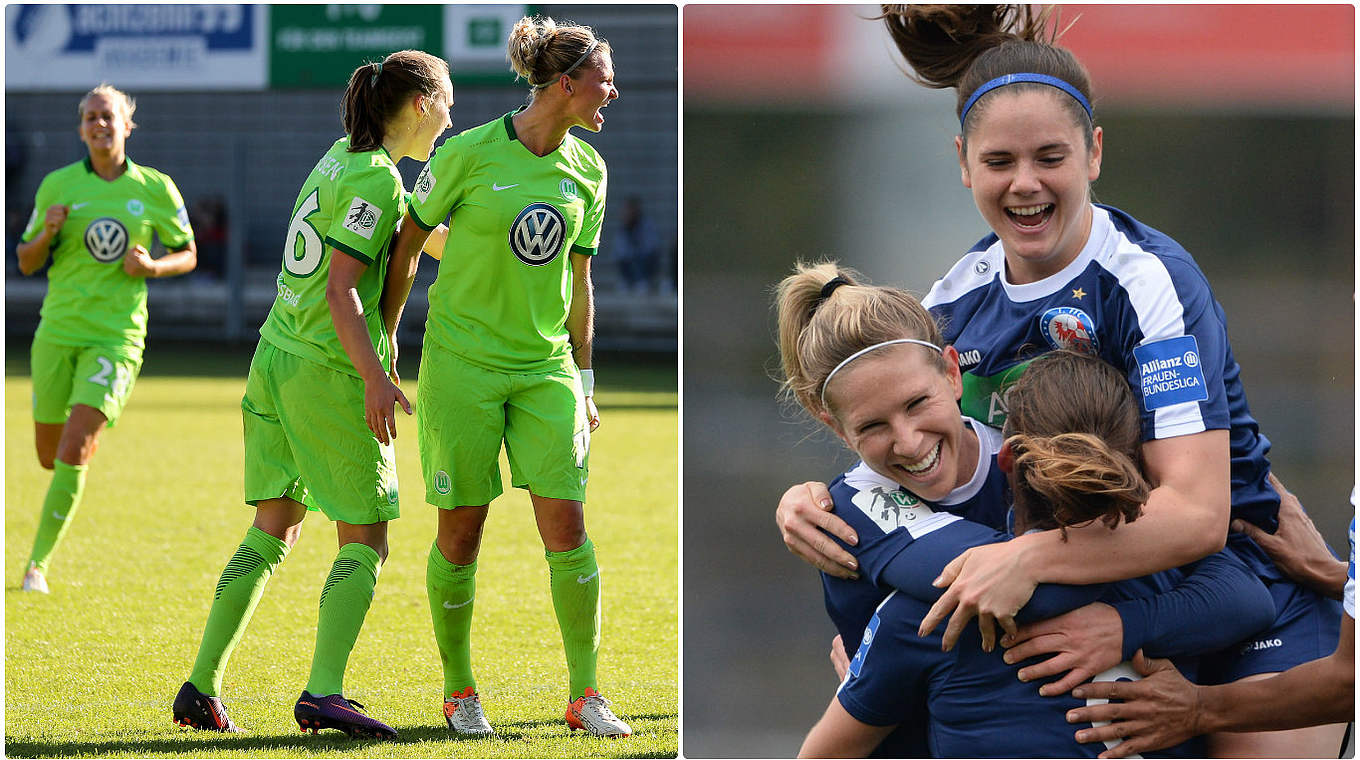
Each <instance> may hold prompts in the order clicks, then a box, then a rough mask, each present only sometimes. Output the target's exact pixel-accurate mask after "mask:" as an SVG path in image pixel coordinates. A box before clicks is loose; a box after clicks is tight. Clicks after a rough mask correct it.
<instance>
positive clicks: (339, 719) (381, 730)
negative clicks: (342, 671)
mask: <svg viewBox="0 0 1360 760" xmlns="http://www.w3.org/2000/svg"><path fill="white" fill-rule="evenodd" d="M362 709H364V706H363V705H361V704H359V703H358V702H355V701H354V700H352V699H345V698H344V697H343V696H341V695H340V694H331V695H330V696H326V697H317V696H314V695H312V694H309V693H307V692H305V691H304V692H302V696H300V697H298V701H297V704H296V705H293V718H295V719H296V720H297V722H298V728H301V729H302V731H303V733H306V732H307V730H308V729H311V731H312V733H313V734H315V733H316V732H317V731H320V730H321V729H323V728H334V729H336V730H339V731H344V732H345V734H346V735H348V736H349V737H350V738H351V739H353V738H355V737H369V738H373V739H392V738H395V737H396V735H397V730H396V729H395V728H392V727H391V726H389V725H387V724H386V723H383V722H382V721H380V720H374V719H373V718H370V717H368V716H367V715H364V714H363V713H362V712H359V711H360V710H362Z"/></svg>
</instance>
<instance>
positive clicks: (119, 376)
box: [90, 356, 132, 398]
mask: <svg viewBox="0 0 1360 760" xmlns="http://www.w3.org/2000/svg"><path fill="white" fill-rule="evenodd" d="M94 360H95V361H97V362H99V371H98V372H96V373H94V374H93V375H90V382H92V383H95V384H96V385H102V386H104V387H105V388H108V389H109V392H108V394H107V395H110V396H114V397H116V398H121V397H122V396H123V394H125V393H127V388H128V383H130V382H131V381H132V370H131V369H130V368H128V367H127V366H125V365H122V364H114V363H113V362H111V361H109V360H108V359H106V358H104V357H102V356H96V357H95V358H94ZM110 375H113V376H114V378H113V382H112V383H110V382H109V376H110Z"/></svg>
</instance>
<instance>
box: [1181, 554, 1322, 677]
mask: <svg viewBox="0 0 1360 760" xmlns="http://www.w3.org/2000/svg"><path fill="white" fill-rule="evenodd" d="M1262 582H1263V583H1265V584H1266V587H1267V588H1268V589H1269V590H1270V595H1271V596H1272V597H1274V599H1275V622H1274V623H1273V624H1272V625H1271V626H1270V628H1269V629H1267V630H1265V631H1263V632H1262V633H1260V634H1257V635H1256V636H1253V637H1252V638H1251V639H1249V640H1247V641H1244V642H1242V643H1240V644H1236V645H1234V646H1232V647H1229V648H1228V649H1225V650H1223V651H1220V652H1215V653H1214V654H1211V655H1206V656H1205V657H1203V658H1201V660H1200V670H1199V682H1200V683H1202V684H1220V683H1231V682H1233V681H1237V680H1239V679H1242V678H1246V677H1247V676H1253V675H1258V674H1260V673H1278V672H1282V671H1285V670H1288V669H1290V668H1292V667H1294V666H1295V665H1301V664H1303V663H1305V662H1308V661H1309V660H1316V659H1318V658H1320V657H1326V656H1327V655H1329V654H1331V653H1332V652H1335V651H1336V643H1337V640H1338V638H1339V637H1340V636H1341V602H1339V601H1337V600H1336V599H1329V598H1327V597H1325V596H1322V595H1321V594H1319V593H1317V592H1316V591H1313V590H1312V589H1309V588H1306V587H1304V586H1300V585H1298V584H1296V583H1294V582H1293V581H1290V580H1275V581H1272V580H1266V579H1264V578H1263V579H1262Z"/></svg>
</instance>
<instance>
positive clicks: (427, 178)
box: [414, 164, 434, 203]
mask: <svg viewBox="0 0 1360 760" xmlns="http://www.w3.org/2000/svg"><path fill="white" fill-rule="evenodd" d="M431 190H434V175H433V174H431V173H430V165H429V164H425V168H424V169H421V170H420V176H419V177H416V187H415V190H414V193H415V196H416V197H417V198H419V199H420V202H421V203H424V202H425V201H428V200H429V199H430V191H431Z"/></svg>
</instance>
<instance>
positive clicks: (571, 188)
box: [558, 178, 576, 201]
mask: <svg viewBox="0 0 1360 760" xmlns="http://www.w3.org/2000/svg"><path fill="white" fill-rule="evenodd" d="M558 188H559V189H560V190H561V191H562V197H563V198H566V199H567V200H569V201H574V200H576V183H575V182H573V181H571V179H570V178H564V179H563V180H562V182H561V184H559V185H558Z"/></svg>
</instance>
